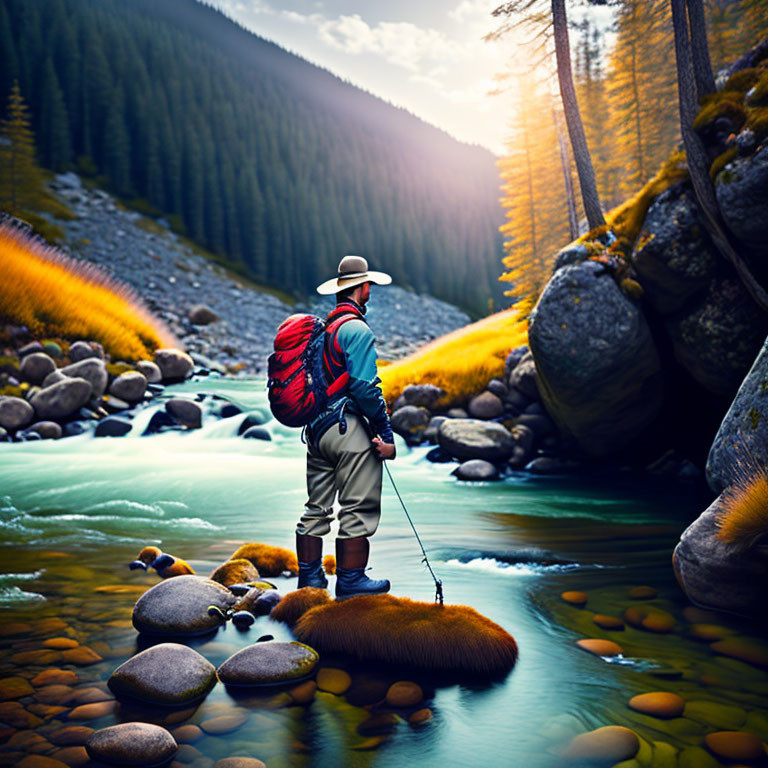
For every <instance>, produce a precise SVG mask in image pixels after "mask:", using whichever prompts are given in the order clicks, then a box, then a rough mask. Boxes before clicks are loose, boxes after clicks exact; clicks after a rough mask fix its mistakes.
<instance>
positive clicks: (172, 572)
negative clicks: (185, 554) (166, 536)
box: [157, 557, 195, 579]
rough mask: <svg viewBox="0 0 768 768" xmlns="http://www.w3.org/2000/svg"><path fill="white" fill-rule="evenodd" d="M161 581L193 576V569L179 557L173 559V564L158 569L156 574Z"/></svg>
mask: <svg viewBox="0 0 768 768" xmlns="http://www.w3.org/2000/svg"><path fill="white" fill-rule="evenodd" d="M157 573H158V574H159V576H160V578H162V579H170V578H173V577H174V576H194V575H195V569H194V568H193V567H192V566H191V565H190V564H189V563H188V562H187V561H186V560H182V559H181V558H180V557H174V558H173V563H172V564H171V565H169V566H168V567H167V568H160V570H158V572H157Z"/></svg>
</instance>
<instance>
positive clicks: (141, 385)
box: [109, 371, 147, 403]
mask: <svg viewBox="0 0 768 768" xmlns="http://www.w3.org/2000/svg"><path fill="white" fill-rule="evenodd" d="M146 390H147V379H146V378H145V376H144V375H143V374H141V373H139V372H138V371H126V372H125V373H121V374H120V375H119V376H118V377H117V378H116V379H115V380H114V381H113V382H112V384H111V385H110V387H109V391H110V393H111V394H113V395H114V396H115V397H118V398H120V399H121V400H125V401H126V402H129V403H135V402H137V401H139V400H141V398H142V397H144V393H145V392H146Z"/></svg>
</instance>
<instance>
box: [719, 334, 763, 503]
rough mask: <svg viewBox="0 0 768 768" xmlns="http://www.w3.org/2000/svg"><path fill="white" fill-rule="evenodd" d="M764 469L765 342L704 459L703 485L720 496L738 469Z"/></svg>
mask: <svg viewBox="0 0 768 768" xmlns="http://www.w3.org/2000/svg"><path fill="white" fill-rule="evenodd" d="M767 466H768V339H766V340H765V343H764V344H763V347H762V349H761V350H760V354H758V356H757V358H756V359H755V362H754V363H753V365H752V368H751V369H750V370H749V372H748V373H747V376H746V378H745V379H744V381H743V383H742V385H741V387H740V388H739V391H738V392H737V394H736V397H735V398H734V400H733V403H732V404H731V407H730V408H729V409H728V413H726V414H725V418H724V419H723V421H722V423H721V424H720V429H719V430H718V431H717V435H716V436H715V439H714V442H713V443H712V447H711V448H710V450H709V456H708V457H707V482H708V483H709V486H710V488H712V490H713V491H715V493H720V492H721V491H723V490H724V489H725V488H727V487H728V486H729V485H731V484H732V483H733V482H734V480H736V479H737V478H738V476H739V471H740V468H744V467H748V468H757V467H767Z"/></svg>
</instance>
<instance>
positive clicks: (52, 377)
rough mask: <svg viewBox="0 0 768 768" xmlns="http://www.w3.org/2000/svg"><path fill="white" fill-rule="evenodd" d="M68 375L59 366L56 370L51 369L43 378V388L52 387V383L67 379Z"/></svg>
mask: <svg viewBox="0 0 768 768" xmlns="http://www.w3.org/2000/svg"><path fill="white" fill-rule="evenodd" d="M66 379H67V376H65V375H64V374H63V373H62V372H61V371H60V370H59V369H58V368H57V369H56V370H55V371H51V372H50V373H49V374H48V375H47V376H46V377H45V378H44V379H43V384H42V386H43V389H44V388H45V387H50V386H51V384H58V383H59V382H60V381H66Z"/></svg>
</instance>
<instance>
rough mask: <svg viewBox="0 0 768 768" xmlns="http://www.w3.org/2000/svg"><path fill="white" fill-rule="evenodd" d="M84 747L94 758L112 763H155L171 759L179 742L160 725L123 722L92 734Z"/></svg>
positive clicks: (149, 764) (152, 764)
mask: <svg viewBox="0 0 768 768" xmlns="http://www.w3.org/2000/svg"><path fill="white" fill-rule="evenodd" d="M85 749H86V751H87V752H88V755H89V756H90V757H91V759H92V760H102V761H104V762H105V763H111V764H113V765H136V766H138V765H142V766H156V765H162V764H163V763H167V762H168V761H169V760H171V758H173V756H174V755H175V754H176V752H177V751H178V749H179V745H178V744H177V743H176V739H174V738H173V736H171V734H170V733H169V732H168V731H166V730H165V728H161V727H160V726H159V725H151V724H150V723H121V724H120V725H112V726H110V727H109V728H102V729H101V730H99V731H96V732H95V733H93V734H92V735H91V736H89V737H88V741H86V742H85Z"/></svg>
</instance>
